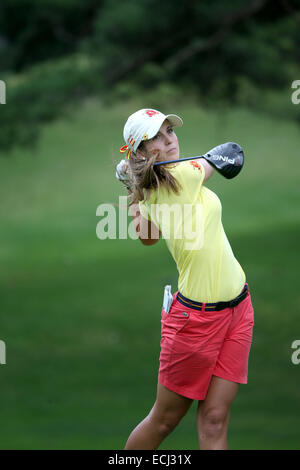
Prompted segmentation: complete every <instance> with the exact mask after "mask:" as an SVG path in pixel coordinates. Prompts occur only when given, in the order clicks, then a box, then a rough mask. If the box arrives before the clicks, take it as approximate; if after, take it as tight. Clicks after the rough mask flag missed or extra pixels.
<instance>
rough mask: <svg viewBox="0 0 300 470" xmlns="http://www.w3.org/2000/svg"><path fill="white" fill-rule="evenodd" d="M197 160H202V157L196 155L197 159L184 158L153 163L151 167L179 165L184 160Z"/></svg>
mask: <svg viewBox="0 0 300 470" xmlns="http://www.w3.org/2000/svg"><path fill="white" fill-rule="evenodd" d="M197 158H204V155H198V157H186V158H178V159H177V160H167V161H165V162H164V161H163V162H155V163H153V166H158V165H167V164H168V163H179V162H185V161H186V160H196V159H197Z"/></svg>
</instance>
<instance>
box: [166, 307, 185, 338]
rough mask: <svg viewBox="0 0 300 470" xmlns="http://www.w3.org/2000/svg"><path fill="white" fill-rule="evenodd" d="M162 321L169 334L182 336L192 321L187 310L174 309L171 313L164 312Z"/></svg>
mask: <svg viewBox="0 0 300 470" xmlns="http://www.w3.org/2000/svg"><path fill="white" fill-rule="evenodd" d="M162 315H163V316H162V321H163V324H164V327H165V330H167V331H168V333H170V334H171V333H173V334H176V335H177V334H180V333H181V332H182V331H183V329H184V328H185V327H186V326H187V324H188V323H189V321H190V314H189V313H188V312H187V311H186V310H178V309H176V310H175V309H172V307H171V310H170V312H169V313H167V312H165V311H164V310H163V314H162Z"/></svg>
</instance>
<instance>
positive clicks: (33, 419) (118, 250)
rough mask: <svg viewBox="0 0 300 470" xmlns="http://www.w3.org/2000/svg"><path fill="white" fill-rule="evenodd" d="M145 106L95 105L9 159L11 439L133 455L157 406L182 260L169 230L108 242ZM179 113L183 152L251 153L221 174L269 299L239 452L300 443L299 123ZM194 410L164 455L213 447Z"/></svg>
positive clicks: (0, 258)
mask: <svg viewBox="0 0 300 470" xmlns="http://www.w3.org/2000/svg"><path fill="white" fill-rule="evenodd" d="M146 105H148V104H146ZM150 105H151V104H150ZM142 106H144V103H125V104H123V105H120V106H114V107H112V108H111V109H109V110H108V109H105V108H103V107H102V106H101V104H99V103H98V102H97V101H92V100H91V101H87V102H86V103H85V104H84V105H83V106H81V107H79V109H78V112H77V113H76V114H75V115H74V116H73V118H72V119H71V120H69V121H59V122H57V123H56V124H54V125H51V126H50V127H48V128H47V129H46V130H45V131H44V133H43V136H42V139H41V142H40V144H39V147H38V149H37V150H36V151H32V152H29V151H26V152H25V151H20V150H18V151H15V152H14V153H13V154H12V155H11V156H6V155H2V157H3V158H1V159H0V200H1V205H0V217H1V230H0V264H1V270H0V298H1V304H0V305H1V315H0V339H2V340H4V341H5V342H6V348H7V351H6V352H7V364H6V365H1V366H0V383H1V386H0V400H1V406H0V419H1V428H0V429H1V430H0V448H1V449H31V448H33V449H73V448H81V449H95V448H98V449H121V448H123V446H124V443H125V441H126V439H127V437H128V435H129V433H130V431H131V430H132V428H133V427H134V426H135V425H136V424H137V423H138V422H139V421H140V420H141V419H142V418H144V416H145V415H146V413H148V411H149V410H150V408H151V407H152V405H153V402H154V400H155V392H156V381H157V371H158V355H159V340H160V307H161V301H162V291H163V286H164V285H165V284H166V283H169V282H171V283H172V285H173V288H175V287H176V279H177V272H176V266H175V263H174V262H173V260H172V259H171V257H170V255H169V253H168V251H167V248H166V246H165V243H164V241H163V240H162V241H161V242H159V243H158V244H157V245H155V246H153V247H144V246H143V245H142V244H141V243H140V242H138V241H134V240H130V239H129V240H102V241H101V240H99V239H97V237H96V225H97V222H98V220H99V218H97V217H96V208H97V206H98V205H99V204H102V203H104V202H106V203H114V204H118V197H119V195H123V196H124V195H125V191H124V190H123V189H122V187H121V186H120V185H119V184H118V182H117V181H115V178H114V168H113V159H114V158H115V159H116V160H118V159H119V154H118V149H119V147H120V146H121V145H123V142H122V126H123V123H124V121H125V119H126V117H127V115H129V114H130V113H131V112H133V111H135V110H136V109H137V108H138V107H142ZM165 111H166V112H169V111H171V112H172V111H173V112H176V113H178V114H179V115H182V117H183V119H184V127H183V128H182V129H179V130H178V133H177V135H178V137H179V139H180V144H181V151H182V155H193V154H199V153H203V152H204V151H206V150H208V149H209V148H211V147H214V146H215V145H217V144H219V143H221V142H225V141H228V140H233V141H238V142H239V143H241V145H242V146H243V147H244V150H245V155H246V160H245V167H244V169H243V172H242V173H241V174H240V175H239V177H238V178H237V179H236V180H233V181H226V180H224V179H222V178H221V177H220V176H219V175H217V174H216V175H214V176H213V178H212V179H211V180H210V182H209V187H210V188H211V189H213V190H214V191H216V192H217V194H218V195H219V197H220V198H221V200H222V204H223V223H224V227H225V230H226V232H227V234H228V236H229V239H230V242H231V245H232V247H233V250H234V252H235V254H236V256H237V258H238V260H239V261H240V263H241V265H242V266H243V268H244V270H245V271H246V273H247V279H248V282H249V284H250V287H251V291H252V299H253V304H254V307H255V334H254V341H253V346H252V353H251V358H250V368H249V384H248V385H247V386H241V387H240V391H239V394H238V396H237V399H236V401H235V402H234V405H233V408H232V414H231V424H230V433H229V443H230V447H231V448H233V449H279V448H280V449H299V442H300V433H299V418H300V408H299V399H300V379H299V377H300V375H299V374H300V365H299V366H296V365H293V364H292V363H291V354H292V350H291V344H292V342H293V340H295V339H300V328H299V317H298V315H299V305H300V291H299V288H298V279H299V275H298V266H299V261H300V259H299V248H298V244H299V235H300V224H299V223H300V214H299V176H300V174H299V173H300V162H299V150H298V149H299V144H300V136H299V128H297V127H296V125H294V124H293V123H291V122H284V121H278V120H277V121H276V120H272V119H270V118H267V117H265V116H261V115H256V114H253V113H251V112H249V111H247V110H244V109H236V110H232V111H230V112H226V113H225V114H224V115H220V114H219V113H214V112H212V111H207V110H203V109H201V108H199V107H196V106H194V105H183V104H180V105H179V106H178V107H173V108H172V109H166V110H165ZM195 410H196V403H195V404H194V405H193V406H192V408H191V410H190V411H189V413H188V414H187V415H186V417H185V418H184V419H183V421H182V422H181V423H180V425H179V426H178V428H177V429H176V430H175V431H174V433H172V435H171V436H169V437H168V438H167V439H166V440H165V442H164V443H163V444H162V446H161V449H197V448H198V444H197V435H196V424H195Z"/></svg>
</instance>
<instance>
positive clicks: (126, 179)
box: [116, 159, 132, 190]
mask: <svg viewBox="0 0 300 470" xmlns="http://www.w3.org/2000/svg"><path fill="white" fill-rule="evenodd" d="M116 178H117V179H118V180H119V181H121V183H123V184H124V185H125V186H126V188H127V189H129V190H130V189H131V182H132V177H131V171H130V167H129V163H128V161H126V160H124V159H123V160H121V161H120V163H118V165H117V167H116Z"/></svg>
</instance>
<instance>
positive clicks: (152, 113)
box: [145, 109, 159, 117]
mask: <svg viewBox="0 0 300 470" xmlns="http://www.w3.org/2000/svg"><path fill="white" fill-rule="evenodd" d="M145 114H147V115H148V116H149V117H152V116H154V114H159V112H158V111H154V109H148V110H147V111H146V112H145Z"/></svg>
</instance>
